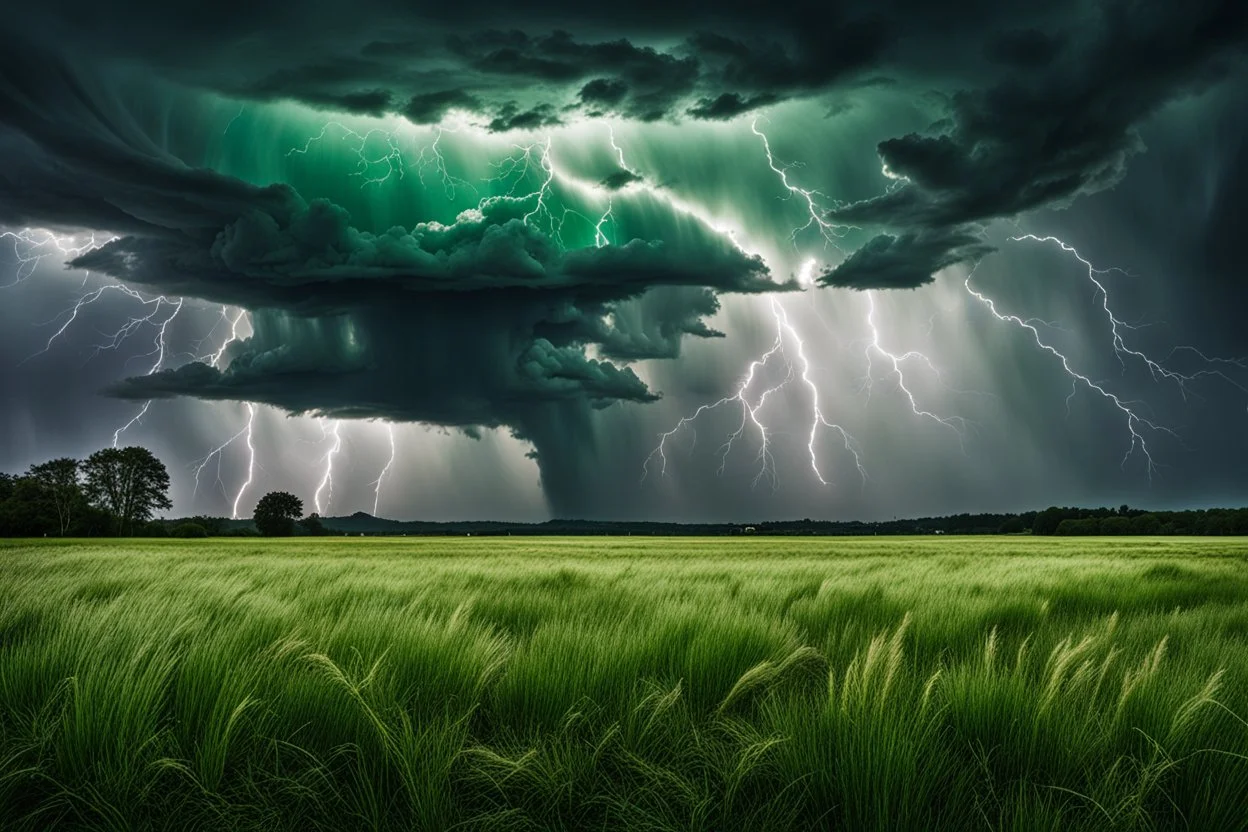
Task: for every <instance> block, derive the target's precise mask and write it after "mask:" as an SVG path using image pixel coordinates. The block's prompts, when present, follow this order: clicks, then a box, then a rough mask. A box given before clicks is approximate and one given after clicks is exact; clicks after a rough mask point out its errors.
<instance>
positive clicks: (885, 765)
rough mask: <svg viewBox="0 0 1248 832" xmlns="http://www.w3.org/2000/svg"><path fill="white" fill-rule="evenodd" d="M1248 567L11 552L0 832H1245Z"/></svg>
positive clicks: (711, 549)
mask: <svg viewBox="0 0 1248 832" xmlns="http://www.w3.org/2000/svg"><path fill="white" fill-rule="evenodd" d="M1245 719H1248V539H1243V538H1121V539H1113V538H1077V539H1057V538H1028V537H1022V538H1014V537H1011V538H1000V537H993V538H985V537H977V538H940V537H924V538H853V539H849V538H733V539H720V538H716V539H688V538H669V539H647V538H559V539H534V538H495V539H483V538H469V539H459V538H457V539H445V538H443V539H416V538H398V539H343V538H329V539H326V538H320V539H307V538H304V539H289V540H279V541H257V540H246V539H241V540H207V541H182V542H178V541H169V540H147V541H108V542H73V543H57V542H50V541H42V540H40V541H33V542H16V543H15V542H0V828H2V829H5V830H11V829H44V828H47V827H50V826H53V825H55V824H58V823H59V824H62V825H63V826H64V827H74V826H78V827H89V828H100V829H104V828H107V829H116V830H121V829H165V828H176V829H195V828H198V829H266V830H267V829H291V830H295V829H300V830H302V829H326V830H331V829H332V830H341V829H353V828H362V829H427V830H446V829H451V828H457V829H620V828H630V829H645V830H664V829H673V830H675V829H680V830H698V829H714V830H727V829H742V830H746V829H749V830H766V829H794V830H798V829H812V828H816V829H822V828H827V829H869V830H929V829H949V830H963V829H1008V830H1040V829H1045V830H1106V829H1141V830H1148V829H1184V830H1199V831H1200V832H1211V831H1212V830H1243V829H1245V828H1248V722H1245Z"/></svg>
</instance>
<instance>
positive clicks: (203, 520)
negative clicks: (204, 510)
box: [185, 514, 228, 537]
mask: <svg viewBox="0 0 1248 832" xmlns="http://www.w3.org/2000/svg"><path fill="white" fill-rule="evenodd" d="M185 522H187V523H194V524H195V525H197V526H203V528H204V531H205V532H207V533H208V536H209V537H217V536H219V535H222V534H225V531H226V526H227V525H228V524H227V522H226V519H225V518H224V517H212V516H210V515H207V514H197V515H195V516H194V517H188V518H186V520H185Z"/></svg>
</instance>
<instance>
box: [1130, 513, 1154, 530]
mask: <svg viewBox="0 0 1248 832" xmlns="http://www.w3.org/2000/svg"><path fill="white" fill-rule="evenodd" d="M1131 533H1132V534H1161V521H1160V520H1158V519H1157V515H1156V514H1152V513H1149V514H1140V515H1138V516H1136V517H1132V518H1131Z"/></svg>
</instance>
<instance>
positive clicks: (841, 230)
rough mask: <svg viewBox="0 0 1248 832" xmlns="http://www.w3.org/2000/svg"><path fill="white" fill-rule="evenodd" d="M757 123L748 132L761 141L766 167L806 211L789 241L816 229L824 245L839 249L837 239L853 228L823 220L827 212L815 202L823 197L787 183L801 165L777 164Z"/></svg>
mask: <svg viewBox="0 0 1248 832" xmlns="http://www.w3.org/2000/svg"><path fill="white" fill-rule="evenodd" d="M758 121H759V120H758V119H754V120H753V121H752V122H750V132H752V133H753V134H754V135H755V136H758V137H759V139H761V140H762V142H763V153H765V154H766V156H767V166H768V167H769V168H771V170H772V172H773V173H775V174H776V176H777V177H779V179H780V184H781V185H783V186H784V189H785V190H786V191H788V192H789V194H790V196H791V197H792V198H794V199H797V200H798V201H799V202H801V203H802V205H803V206H804V207H805V209H806V210H805V213H806V224H805V225H801V226H799V227H797V228H794V229H793V233H792V234H790V235H789V240H790V241H791V242H793V243H794V244H795V245H796V243H797V235H798V234H800V233H802V232H803V231H806V230H807V229H810V228H816V229H818V230H819V235H820V236H821V237H823V240H824V243H825V244H827V245H831V246H833V247H835V248H837V249H839V248H840V246H837V244H836V241H837V239H838V238H840V237H843V236H844V235H845V234H846V233H848V232H849V231H851V230H853V229H854V226H849V225H835V224H833V223H830V222H828V221H827V220H826V219H824V217H825V215H826V213H827V212H826V211H825V210H824V208H823V207H822V206H821V205H820V204H819V202H818V201H817V200H818V198H820V197H824V195H823V194H821V193H819V192H818V191H812V190H807V189H806V188H801V187H798V186H797V185H794V184H793V183H792V182H790V181H789V171H790V170H792V169H793V168H797V167H801V163H798V162H788V163H780V162H777V161H776V157H775V155H774V154H772V152H771V141H770V140H769V139H768V138H767V134H766V133H764V132H763V131H762V130H760V129H758ZM824 198H826V197H824Z"/></svg>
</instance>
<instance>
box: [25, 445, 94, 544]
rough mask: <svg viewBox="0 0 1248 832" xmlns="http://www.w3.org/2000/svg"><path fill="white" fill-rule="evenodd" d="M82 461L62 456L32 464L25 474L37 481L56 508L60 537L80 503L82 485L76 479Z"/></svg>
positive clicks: (68, 525) (66, 530)
mask: <svg viewBox="0 0 1248 832" xmlns="http://www.w3.org/2000/svg"><path fill="white" fill-rule="evenodd" d="M81 465H82V463H80V462H79V461H78V460H76V459H70V458H69V457H62V458H60V459H53V460H49V461H48V462H44V463H43V464H41V465H32V466H30V470H29V471H27V472H26V476H27V477H28V478H29V479H31V480H32V481H34V482H36V483H38V485H39V487H40V488H41V489H43V491H44V492H45V493H46V494H47V495H48V498H49V499H50V500H51V502H52V505H53V506H54V507H55V508H56V527H57V531H58V532H59V533H60V535H61V537H64V536H65V533H66V532H68V531H69V527H70V524H71V523H72V522H73V518H74V516H75V515H76V513H77V509H78V508H79V507H80V506H81V505H82V486H81V484H80V483H79V481H78V476H79V469H80V467H81Z"/></svg>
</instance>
